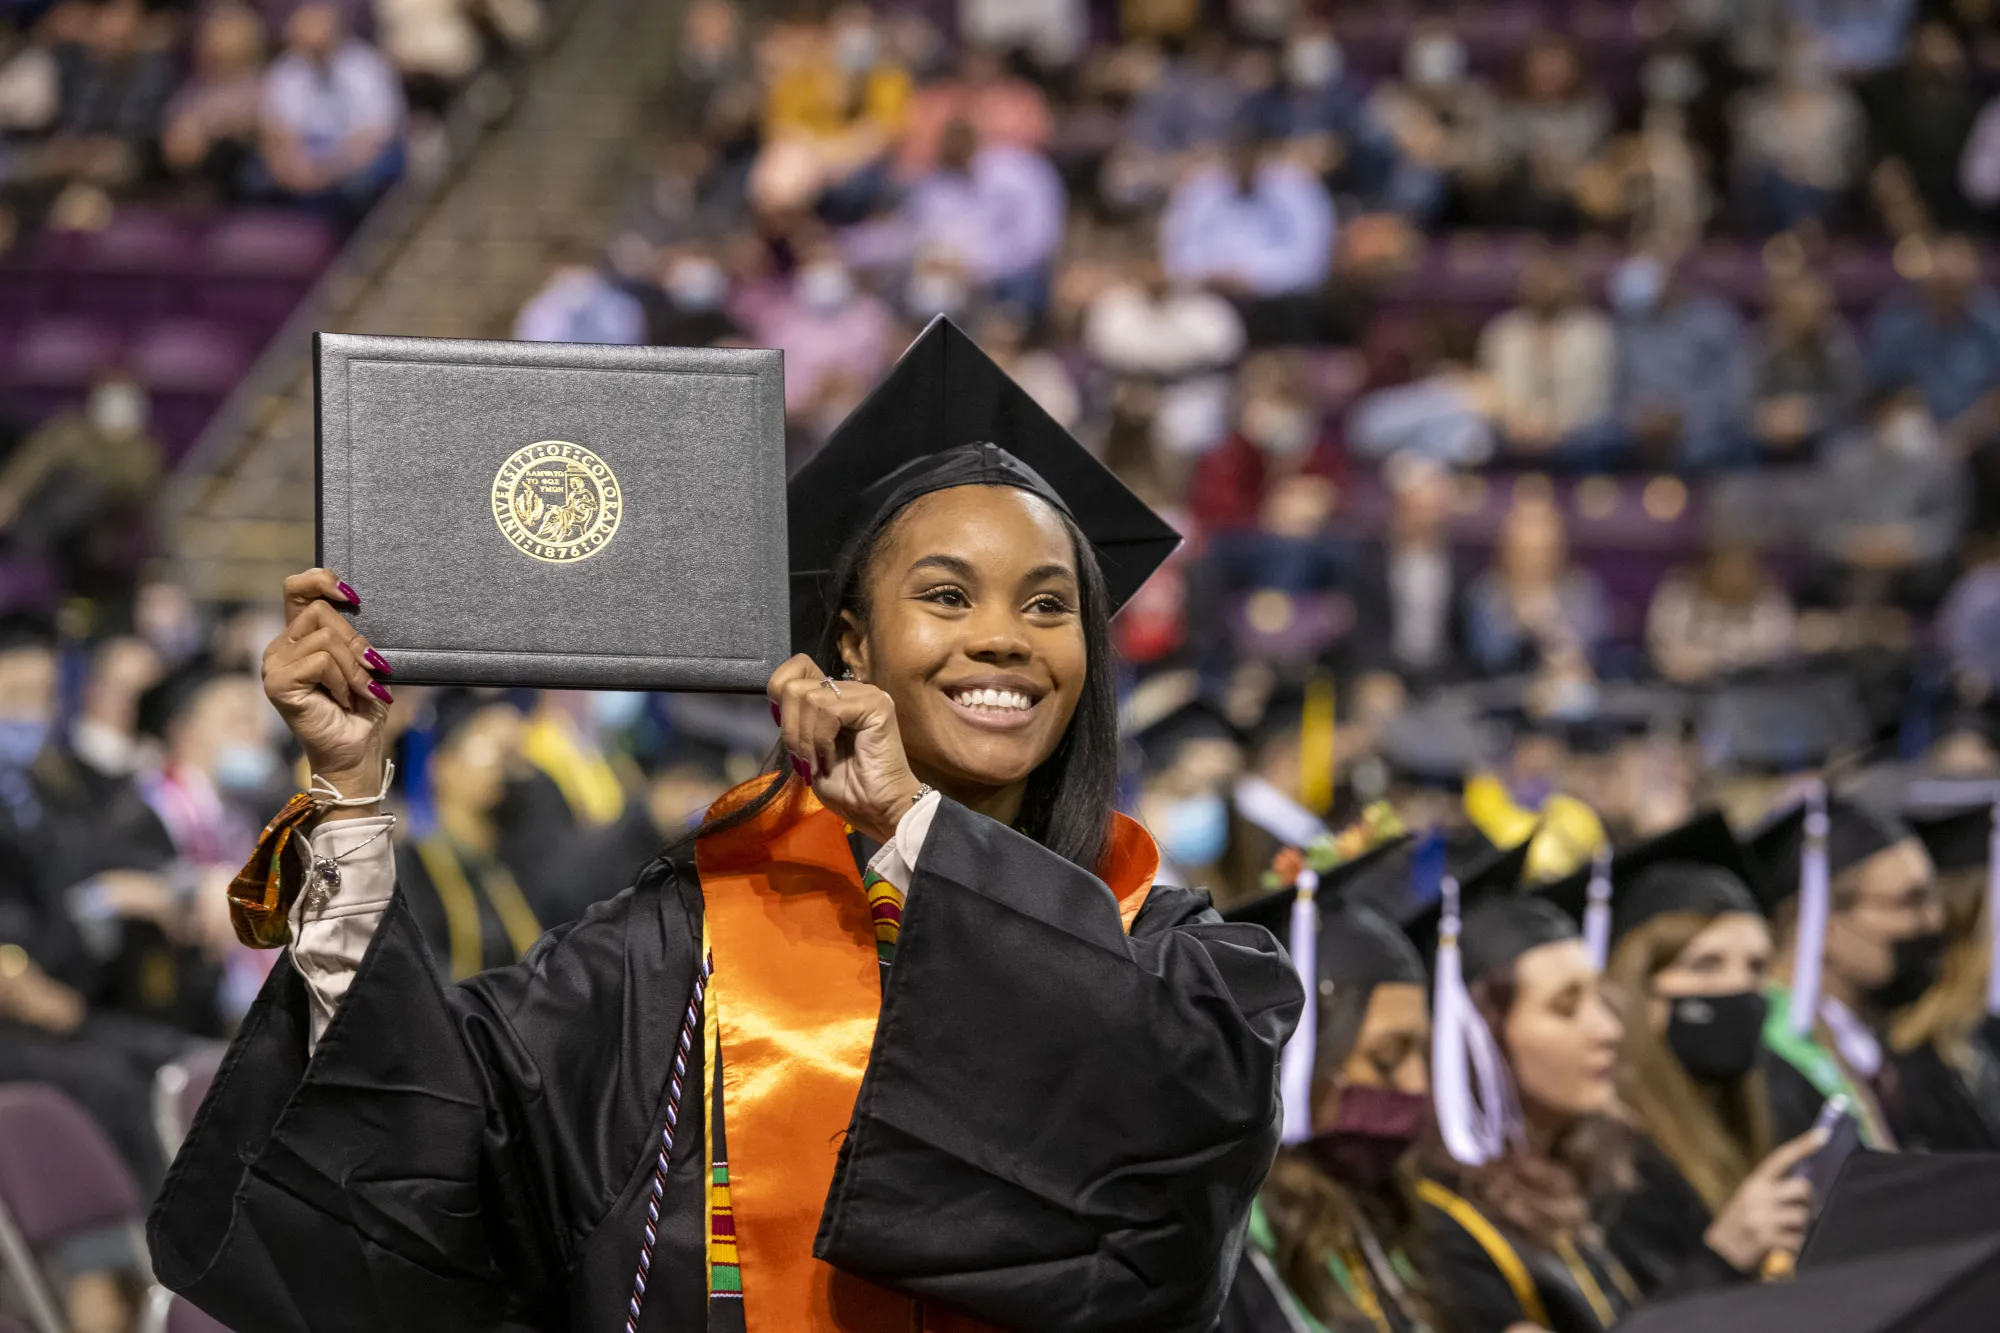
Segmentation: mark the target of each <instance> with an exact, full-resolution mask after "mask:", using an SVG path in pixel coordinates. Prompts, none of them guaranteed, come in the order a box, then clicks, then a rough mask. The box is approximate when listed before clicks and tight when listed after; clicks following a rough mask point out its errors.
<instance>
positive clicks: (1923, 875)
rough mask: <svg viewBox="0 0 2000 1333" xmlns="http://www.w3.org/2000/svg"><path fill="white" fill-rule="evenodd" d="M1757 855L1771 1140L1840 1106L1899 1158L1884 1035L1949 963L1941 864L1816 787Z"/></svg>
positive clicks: (1758, 839) (1870, 815)
mask: <svg viewBox="0 0 2000 1333" xmlns="http://www.w3.org/2000/svg"><path fill="white" fill-rule="evenodd" d="M1751 847H1752V849H1753V850H1754V852H1755V853H1756V858H1757V862H1758V865H1759V868H1760V872H1761V873H1760V874H1759V875H1758V877H1757V880H1756V887H1757V888H1758V889H1759V891H1760V893H1761V895H1762V899H1763V906H1764V908H1765V911H1766V912H1767V913H1768V914H1769V915H1770V917H1771V920H1772V922H1773V925H1774V928H1775V933H1776V935H1777V938H1778V952H1777V956H1776V959H1775V961H1774V963H1773V966H1772V981H1771V983H1770V984H1769V986H1768V987H1767V994H1768V996H1769V998H1770V1001H1771V1006H1770V1013H1769V1015H1768V1017H1767V1018H1766V1019H1765V1023H1764V1045H1765V1048H1766V1050H1767V1051H1768V1052H1769V1059H1768V1060H1767V1062H1766V1077H1767V1079H1768V1081H1769V1087H1770V1096H1771V1121H1772V1128H1773V1131H1774V1132H1775V1133H1776V1135H1777V1136H1778V1138H1779V1139H1780V1140H1786V1139H1793V1138H1797V1137H1798V1136H1799V1135H1801V1134H1803V1133H1805V1132H1806V1131H1807V1130H1808V1129H1810V1128H1812V1125H1813V1122H1814V1120H1815V1119H1816V1118H1817V1116H1818V1115H1819V1111H1820V1108H1821V1107H1822V1106H1823V1105H1824V1104H1825V1103H1826V1100H1827V1098H1829V1097H1833V1096H1836V1095H1838V1096H1844V1097H1846V1098H1847V1099H1848V1101H1849V1102H1850V1103H1851V1105H1852V1106H1853V1108H1854V1114H1855V1117H1856V1119H1857V1120H1858V1121H1859V1122H1860V1126H1859V1127H1860V1130H1861V1138H1862V1142H1863V1144H1864V1145H1866V1146H1868V1147H1872V1148H1892V1147H1894V1146H1896V1137H1895V1132H1894V1129H1893V1124H1894V1120H1895V1111H1894V1110H1893V1109H1891V1108H1893V1107H1894V1105H1895V1103H1896V1102H1897V1096H1896V1093H1897V1090H1896V1088H1895V1087H1894V1075H1893V1071H1892V1070H1888V1066H1887V1063H1886V1060H1885V1055H1884V1047H1883V1038H1884V1036H1885V1035H1886V1033H1887V1024H1888V1021H1889V1019H1890V1017H1891V1016H1892V1015H1893V1014H1894V1013H1895V1012H1896V1011H1897V1010H1898V1009H1901V1008H1903V1007H1904V1006H1906V1005H1908V1004H1911V1003H1913V1002H1914V1001H1916V1000H1917V999H1919V998H1920V997H1921V996H1922V995H1923V993H1924V992H1925V991H1926V990H1928V989H1929V988H1930V985H1931V983H1932V982H1933V981H1935V980H1936V978H1937V972H1938V967H1939V963H1940V961H1941V959H1942V956H1943V952H1944V934H1943V926H1944V920H1943V912H1942V908H1941V907H1940V905H1939V902H1938V897H1937V889H1936V886H1935V885H1934V884H1933V882H1932V869H1931V861H1930V857H1929V856H1928V855H1927V854H1926V853H1925V851H1924V846H1923V843H1922V842H1921V841H1919V840H1918V838H1917V836H1916V834H1915V833H1914V832H1912V831H1911V829H1910V826H1909V825H1908V824H1906V823H1904V822H1903V821H1902V820H1901V819H1900V818H1898V817H1897V816H1896V815H1895V814H1894V813H1892V812H1891V811H1888V810H1886V809H1883V808H1882V807H1881V806H1880V805H1878V804H1875V803H1872V802H1868V801H1862V800H1856V799H1853V798H1851V797H1847V796H1843V795H1839V794H1834V795H1831V796H1829V795H1828V794H1827V792H1826V790H1825V788H1824V786H1823V785H1822V784H1819V783H1817V782H1815V783H1813V784H1811V785H1810V787H1809V789H1808V792H1807V795H1806V797H1805V799H1803V800H1802V801H1800V802H1799V803H1797V804H1795V805H1793V806H1792V807H1790V808H1789V809H1787V810H1785V811H1782V812H1781V813H1779V814H1778V815H1776V816H1774V817H1773V818H1771V819H1769V820H1767V821H1766V823H1765V824H1764V826H1763V827H1762V828H1761V829H1760V830H1759V831H1758V832H1757V833H1755V834H1754V835H1752V838H1751ZM1885 1071H1888V1072H1887V1073H1886V1075H1885ZM1885 1103H1887V1104H1888V1105H1886V1106H1885Z"/></svg>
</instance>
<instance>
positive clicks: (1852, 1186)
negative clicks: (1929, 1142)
mask: <svg viewBox="0 0 2000 1333" xmlns="http://www.w3.org/2000/svg"><path fill="white" fill-rule="evenodd" d="M1996 1197H2000V1153H1983V1152H1946V1153H1885V1152H1865V1151H1864V1152H1857V1153H1855V1154H1853V1155H1852V1156H1851V1157H1849V1158H1848V1159H1847V1163H1846V1165H1845V1166H1843V1167H1842V1168H1841V1171H1840V1175H1839V1176H1838V1177H1837V1178H1836V1179H1835V1180H1834V1183H1833V1188H1832V1189H1830V1190H1829V1191H1827V1196H1826V1202H1825V1204H1824V1206H1823V1207H1822V1208H1821V1210H1820V1214H1819V1218H1818V1220H1817V1221H1815V1222H1814V1223H1813V1229H1812V1235H1811V1236H1810V1237H1808V1239H1807V1240H1806V1247H1805V1249H1804V1251H1803V1252H1801V1254H1800V1255H1799V1268H1800V1270H1801V1271H1805V1270H1808V1269H1812V1268H1817V1267H1821V1266H1823V1265H1826V1264H1837V1263H1847V1262H1850V1261H1852V1260H1855V1259H1866V1258H1869V1257H1871V1256H1874V1255H1878V1254H1883V1253H1887V1252H1891V1251H1895V1250H1901V1249H1908V1248H1910V1247H1911V1246H1918V1245H1934V1244H1938V1243H1940V1242H1946V1241H1954V1240H1961V1239H1963V1238H1965V1237H1967V1236H1972V1235H1978V1234H1981V1233H1986V1234H2000V1211H1996V1210H1995V1209H1994V1207H1993V1200H1994V1199H1995V1198H1996Z"/></svg>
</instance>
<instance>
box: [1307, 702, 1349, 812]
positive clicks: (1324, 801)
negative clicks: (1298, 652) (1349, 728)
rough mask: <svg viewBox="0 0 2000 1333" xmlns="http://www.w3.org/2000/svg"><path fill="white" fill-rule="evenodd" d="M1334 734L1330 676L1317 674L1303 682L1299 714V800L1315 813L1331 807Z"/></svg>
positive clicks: (1334, 754) (1336, 756) (1334, 719)
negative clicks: (1304, 691)
mask: <svg viewBox="0 0 2000 1333" xmlns="http://www.w3.org/2000/svg"><path fill="white" fill-rule="evenodd" d="M1336 733H1337V725H1336V714H1335V712H1334V698H1333V677H1332V676H1331V675H1328V674H1327V673H1325V672H1320V673H1318V674H1316V675H1314V676H1312V677H1310V678H1309V679H1308V680H1307V681H1306V698H1305V706H1304V708H1303V709H1302V710H1301V712H1300V715H1299V799H1300V800H1301V801H1302V802H1304V804H1305V806H1306V808H1307V809H1309V810H1311V811H1312V812H1313V813H1315V814H1320V815H1324V814H1325V813H1326V812H1327V811H1329V810H1331V809H1332V808H1333V797H1334V769H1335V768H1336V766H1337V765H1338V763H1339V759H1340V756H1339V754H1338V753H1337V752H1336V751H1335V748H1334V742H1335V737H1336Z"/></svg>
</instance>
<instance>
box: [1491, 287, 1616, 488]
mask: <svg viewBox="0 0 2000 1333" xmlns="http://www.w3.org/2000/svg"><path fill="white" fill-rule="evenodd" d="M1520 299H1521V304H1520V305H1519V306H1517V307H1516V308H1514V309H1513V310H1510V311H1508V312H1506V313H1505V314H1503V315H1499V316H1496V317H1495V318H1494V320H1493V322H1492V323H1490V324H1488V325H1487V326H1486V330H1485V332H1484V333H1482V334H1481V335H1480V340H1479V363H1480V367H1481V369H1483V370H1484V371H1485V372H1486V374H1487V376H1488V379H1489V382H1490V384H1491V388H1492V392H1493V411H1494V424H1495V425H1496V426H1497V427H1498V429H1499V432H1500V436H1501V438H1502V440H1504V441H1505V443H1506V447H1507V449H1508V451H1509V452H1510V453H1512V454H1514V455H1516V456H1518V457H1522V458H1524V459H1532V458H1534V457H1536V456H1539V455H1559V454H1560V453H1561V451H1562V449H1563V446H1564V445H1565V444H1567V443H1569V442H1570V441H1572V440H1574V439H1575V438H1576V437H1577V432H1579V431H1582V430H1584V429H1585V428H1587V427H1592V426H1597V425H1599V424H1601V423H1602V422H1604V421H1605V420H1606V419H1607V418H1608V417H1609V415H1610V412H1611V387H1612V373H1613V371H1614V370H1615V369H1616V367H1617V344H1616V339H1615V335H1614V333H1613V331H1612V325H1611V321H1610V320H1609V319H1608V318H1606V317H1605V315H1604V313H1603V312H1602V311H1600V310H1597V309H1595V308H1594V307H1592V306H1590V305H1587V304H1585V303H1584V301H1583V297H1582V293H1581V292H1580V291H1579V290H1578V285H1577V281H1576V277H1575V275H1574V274H1573V273H1572V272H1571V271H1570V268H1569V266H1568V265H1567V264H1566V263H1565V262H1564V261H1563V259H1562V258H1560V257H1559V256H1557V255H1554V254H1551V253H1547V252H1540V253H1536V254H1533V255H1530V256H1529V257H1528V258H1527V259H1526V260H1525V261H1523V263H1522V265H1521V285H1520Z"/></svg>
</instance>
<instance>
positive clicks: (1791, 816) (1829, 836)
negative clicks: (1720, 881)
mask: <svg viewBox="0 0 2000 1333" xmlns="http://www.w3.org/2000/svg"><path fill="white" fill-rule="evenodd" d="M1806 810H1807V807H1806V805H1805V803H1803V802H1801V803H1799V804H1796V805H1793V806H1791V807H1789V808H1788V809H1785V810H1783V811H1781V812H1779V813H1778V814H1776V815H1773V816H1771V817H1770V818H1769V819H1767V820H1765V821H1764V823H1763V824H1762V825H1761V826H1759V828H1758V829H1757V830H1756V831H1755V832H1754V833H1752V834H1751V835H1750V851H1751V854H1752V856H1753V857H1754V859H1755V862H1756V867H1757V871H1758V873H1757V875H1756V877H1755V878H1754V879H1752V880H1751V888H1753V889H1755V890H1756V891H1757V894H1758V897H1759V899H1760V901H1761V902H1762V903H1763V906H1764V910H1765V911H1766V912H1767V913H1769V912H1774V911H1776V910H1777V908H1778V906H1779V905H1780V904H1782V903H1784V902H1786V901H1787V900H1789V899H1791V898H1793V897H1795V896H1797V894H1798V891H1799V876H1800V866H1801V863H1802V861H1803V858H1804V854H1805V846H1806V833H1805V826H1806ZM1826 816H1827V832H1826V869H1827V875H1828V876H1829V877H1832V876H1836V875H1838V874H1840V872H1841V871H1843V870H1846V869H1848V868H1849V867H1850V866H1856V865H1859V864H1860V863H1861V862H1863V861H1866V860H1867V859H1868V858H1869V857H1871V856H1873V855H1875V853H1877V852H1879V851H1882V850H1883V849H1884V848H1888V847H1893V846H1895V845H1896V844H1897V843H1899V842H1902V841H1903V840H1905V839H1906V838H1911V837H1914V836H1916V835H1915V834H1914V833H1913V832H1912V831H1911V829H1910V826H1909V825H1908V824H1906V823H1904V822H1903V821H1902V819H1901V818H1899V817H1898V816H1897V815H1896V814H1895V813H1894V812H1893V811H1891V810H1888V809H1885V808H1884V807H1882V806H1881V805H1878V804H1876V803H1875V802H1873V801H1866V800H1858V799H1856V798H1854V797H1852V796H1845V795H1832V796H1829V797H1828V798H1827V802H1826Z"/></svg>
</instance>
